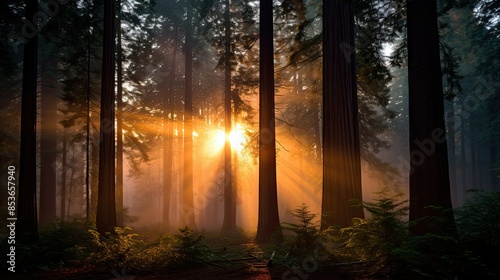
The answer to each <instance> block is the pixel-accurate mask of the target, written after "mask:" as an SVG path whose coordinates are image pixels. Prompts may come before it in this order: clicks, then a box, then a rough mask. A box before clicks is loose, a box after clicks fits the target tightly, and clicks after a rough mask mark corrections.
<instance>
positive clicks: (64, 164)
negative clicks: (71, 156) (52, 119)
mask: <svg viewBox="0 0 500 280" xmlns="http://www.w3.org/2000/svg"><path fill="white" fill-rule="evenodd" d="M66 130H67V128H66V127H63V145H62V164H61V165H62V167H61V169H62V170H61V221H64V220H65V219H66V177H67V176H66V175H67V161H66V156H67V154H68V148H67V141H68V139H67V135H66Z"/></svg>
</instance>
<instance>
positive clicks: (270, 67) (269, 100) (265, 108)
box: [256, 0, 280, 241]
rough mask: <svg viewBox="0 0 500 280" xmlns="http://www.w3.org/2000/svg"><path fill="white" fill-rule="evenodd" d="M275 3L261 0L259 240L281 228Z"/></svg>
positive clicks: (263, 239) (266, 237) (265, 238)
mask: <svg viewBox="0 0 500 280" xmlns="http://www.w3.org/2000/svg"><path fill="white" fill-rule="evenodd" d="M273 49H274V48H273V4H272V1H266V0H261V1H260V63H259V73H260V74H259V78H260V85H259V100H260V101H259V112H260V114H259V214H258V225H257V237H256V239H257V241H265V240H268V239H269V238H270V237H271V235H272V234H274V233H275V232H276V231H278V230H280V228H279V226H280V219H279V214H278V194H277V184H276V131H275V119H274V116H275V114H274V50H273Z"/></svg>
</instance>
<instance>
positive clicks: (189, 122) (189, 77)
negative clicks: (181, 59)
mask: <svg viewBox="0 0 500 280" xmlns="http://www.w3.org/2000/svg"><path fill="white" fill-rule="evenodd" d="M192 29H193V27H192V10H191V8H190V7H189V6H188V7H187V19H186V61H185V62H186V68H185V71H186V73H185V74H186V75H185V76H186V80H185V96H184V177H183V178H184V180H183V185H184V186H183V187H184V188H183V196H182V198H183V200H182V201H183V204H182V206H181V209H182V210H181V211H182V213H183V215H182V217H183V219H184V221H183V224H184V225H187V226H189V227H191V228H195V227H196V224H195V220H194V205H193V46H192V43H193V42H192V40H193V38H192V36H193V34H192V33H193V30H192Z"/></svg>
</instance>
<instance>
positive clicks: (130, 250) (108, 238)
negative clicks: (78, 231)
mask: <svg viewBox="0 0 500 280" xmlns="http://www.w3.org/2000/svg"><path fill="white" fill-rule="evenodd" d="M131 231H132V229H131V228H129V227H124V228H120V227H115V229H114V232H113V233H110V232H106V234H105V235H101V234H99V233H98V232H97V231H95V230H93V229H90V230H88V232H89V233H90V234H91V236H92V242H93V245H94V247H95V250H93V253H91V255H90V259H91V260H92V261H93V262H94V263H95V264H98V265H99V266H105V267H110V268H114V267H129V260H130V259H131V258H132V257H133V256H134V254H137V253H138V247H139V246H138V245H140V244H143V243H142V241H141V240H139V239H137V237H138V236H139V235H138V234H136V233H131Z"/></svg>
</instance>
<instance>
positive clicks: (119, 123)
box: [116, 0, 123, 227]
mask: <svg viewBox="0 0 500 280" xmlns="http://www.w3.org/2000/svg"><path fill="white" fill-rule="evenodd" d="M121 7H122V5H121V0H117V6H116V8H117V10H116V12H117V18H116V22H117V24H116V25H117V26H116V37H117V50H116V57H117V61H116V79H117V80H118V81H117V84H116V214H117V215H116V224H117V225H118V226H119V227H123V65H122V60H123V52H122V28H121Z"/></svg>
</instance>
